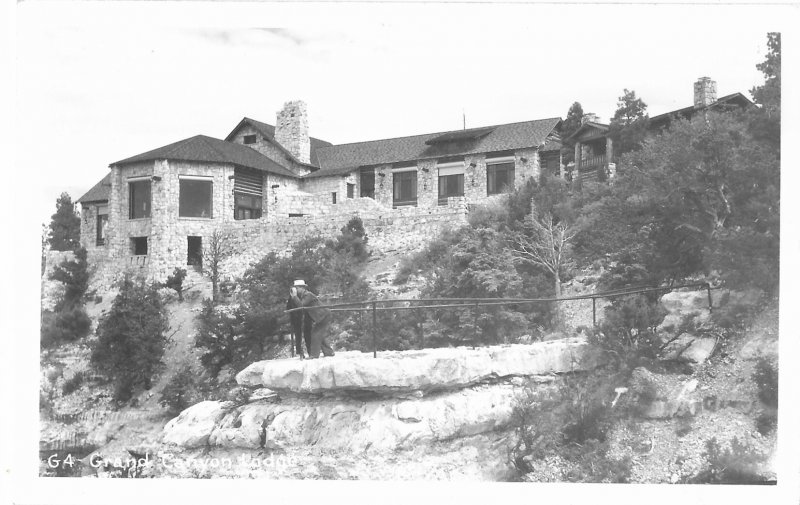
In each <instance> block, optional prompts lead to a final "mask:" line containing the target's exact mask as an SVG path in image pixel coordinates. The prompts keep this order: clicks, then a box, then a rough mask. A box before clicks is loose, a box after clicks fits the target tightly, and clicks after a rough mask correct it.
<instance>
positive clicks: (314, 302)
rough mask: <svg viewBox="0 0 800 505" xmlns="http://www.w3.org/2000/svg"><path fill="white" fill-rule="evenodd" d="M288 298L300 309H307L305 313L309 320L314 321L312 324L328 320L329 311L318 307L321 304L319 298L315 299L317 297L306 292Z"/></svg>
mask: <svg viewBox="0 0 800 505" xmlns="http://www.w3.org/2000/svg"><path fill="white" fill-rule="evenodd" d="M290 298H292V299H293V301H294V302H295V303H296V304H298V305H299V306H300V307H306V308H308V310H307V311H306V312H307V313H308V315H309V316H310V317H311V320H312V321H314V323H321V322H324V321H326V320H327V319H328V316H330V313H331V311H330V309H326V308H325V307H320V305H322V304H321V303H320V301H319V298H317V295H315V294H314V293H312V292H311V291H308V290H306V292H305V293H303V294H302V295H300V296H297V297H290Z"/></svg>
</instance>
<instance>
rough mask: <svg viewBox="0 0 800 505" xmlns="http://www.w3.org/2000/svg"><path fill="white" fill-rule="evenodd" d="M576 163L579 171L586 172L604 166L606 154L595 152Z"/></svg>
mask: <svg viewBox="0 0 800 505" xmlns="http://www.w3.org/2000/svg"><path fill="white" fill-rule="evenodd" d="M577 165H578V171H579V172H588V171H590V170H596V169H598V168H605V166H606V155H605V154H595V155H592V156H587V157H586V158H583V159H581V160H579V161H578V163H577Z"/></svg>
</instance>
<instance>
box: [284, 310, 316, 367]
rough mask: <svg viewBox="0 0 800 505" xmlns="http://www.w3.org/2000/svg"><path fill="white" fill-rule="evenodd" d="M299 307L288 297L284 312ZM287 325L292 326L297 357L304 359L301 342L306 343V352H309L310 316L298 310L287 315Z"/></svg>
mask: <svg viewBox="0 0 800 505" xmlns="http://www.w3.org/2000/svg"><path fill="white" fill-rule="evenodd" d="M298 307H300V305H299V304H297V303H295V301H294V300H292V297H291V296H290V297H289V298H288V299H287V300H286V310H289V309H295V308H298ZM289 323H290V324H291V325H292V331H293V332H294V336H295V339H294V345H295V351H296V352H297V355H298V356H300V359H304V358H305V356H303V341H304V340H305V342H306V351H310V350H311V327H312V324H311V316H309V315H308V313H307V312H306V311H301V310H298V311H296V312H290V313H289Z"/></svg>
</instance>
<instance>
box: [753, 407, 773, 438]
mask: <svg viewBox="0 0 800 505" xmlns="http://www.w3.org/2000/svg"><path fill="white" fill-rule="evenodd" d="M777 427H778V413H777V412H776V411H774V410H769V411H766V412H762V413H761V414H759V415H758V417H757V418H756V429H757V430H758V432H759V433H761V434H762V435H763V436H765V437H766V436H767V435H769V434H770V433H772V432H773V431H774V430H775V428H777Z"/></svg>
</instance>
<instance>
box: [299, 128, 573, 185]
mask: <svg viewBox="0 0 800 505" xmlns="http://www.w3.org/2000/svg"><path fill="white" fill-rule="evenodd" d="M560 122H561V119H560V118H549V119H538V120H535V121H523V122H520V123H511V124H503V125H496V126H483V127H480V128H472V129H470V130H453V131H450V132H439V133H427V134H424V135H414V136H411V137H398V138H393V139H384V140H372V141H368V142H355V143H352V144H340V145H334V146H330V147H323V148H320V149H318V151H317V155H318V156H319V162H320V170H318V171H316V172H313V173H311V174H308V175H306V176H305V177H304V178H314V177H324V176H327V175H336V174H341V173H345V172H349V171H351V170H353V169H356V168H358V167H362V166H371V165H381V164H386V163H398V162H404V161H415V160H420V159H425V158H437V157H442V156H460V155H466V154H477V153H488V152H495V151H507V150H510V149H522V148H529V147H539V146H542V145H543V144H544V143H545V141H546V140H547V137H548V135H550V133H551V132H553V130H554V129H555V128H556V127H557V126H558V124H559V123H560ZM472 131H474V132H476V134H475V135H470V132H472ZM487 131H488V133H487ZM442 138H445V139H447V138H453V139H454V141H453V142H444V143H440V140H441V139H442ZM431 141H433V142H431Z"/></svg>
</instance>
